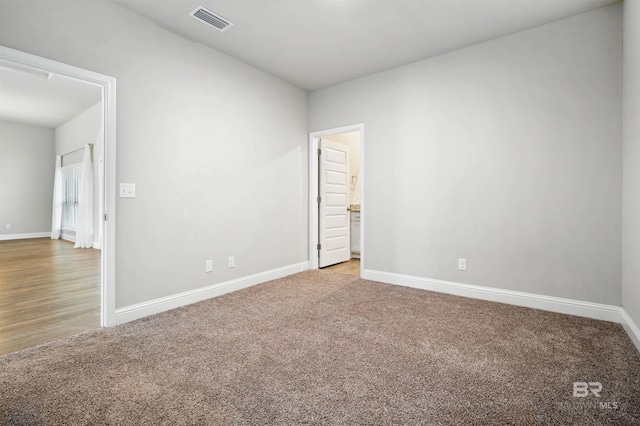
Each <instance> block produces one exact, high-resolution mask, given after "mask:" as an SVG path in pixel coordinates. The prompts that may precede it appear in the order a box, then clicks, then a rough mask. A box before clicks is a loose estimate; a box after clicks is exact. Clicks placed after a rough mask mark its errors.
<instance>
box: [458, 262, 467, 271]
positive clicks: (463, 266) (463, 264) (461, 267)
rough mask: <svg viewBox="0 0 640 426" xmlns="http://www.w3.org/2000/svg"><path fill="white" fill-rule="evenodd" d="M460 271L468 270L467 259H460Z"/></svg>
mask: <svg viewBox="0 0 640 426" xmlns="http://www.w3.org/2000/svg"><path fill="white" fill-rule="evenodd" d="M458 270H459V271H466V270H467V259H458Z"/></svg>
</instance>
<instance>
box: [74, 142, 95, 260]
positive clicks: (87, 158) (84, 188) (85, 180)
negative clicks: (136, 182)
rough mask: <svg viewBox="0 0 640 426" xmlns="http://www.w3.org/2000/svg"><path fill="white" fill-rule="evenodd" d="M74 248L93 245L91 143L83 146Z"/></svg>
mask: <svg viewBox="0 0 640 426" xmlns="http://www.w3.org/2000/svg"><path fill="white" fill-rule="evenodd" d="M74 247H75V248H92V247H93V166H92V165H91V145H89V144H87V145H85V147H84V158H83V160H82V174H81V175H80V188H79V193H78V216H77V217H76V244H75V245H74Z"/></svg>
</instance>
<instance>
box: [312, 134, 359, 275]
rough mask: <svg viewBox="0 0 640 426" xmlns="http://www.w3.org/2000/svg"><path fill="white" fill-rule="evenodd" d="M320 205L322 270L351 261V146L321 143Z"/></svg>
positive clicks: (320, 264)
mask: <svg viewBox="0 0 640 426" xmlns="http://www.w3.org/2000/svg"><path fill="white" fill-rule="evenodd" d="M318 164H319V173H320V179H319V185H320V187H319V188H318V194H320V200H319V203H318V210H319V217H320V229H319V233H318V234H319V235H318V241H319V245H320V247H319V249H318V253H319V259H318V266H319V267H320V268H322V267H325V266H329V265H334V264H336V263H340V262H345V261H347V260H349V259H350V258H351V247H350V245H351V244H350V237H351V235H350V222H349V205H350V194H349V145H344V144H341V143H337V142H333V141H329V140H325V139H322V140H320V157H319V159H318Z"/></svg>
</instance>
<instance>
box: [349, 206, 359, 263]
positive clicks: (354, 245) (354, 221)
mask: <svg viewBox="0 0 640 426" xmlns="http://www.w3.org/2000/svg"><path fill="white" fill-rule="evenodd" d="M351 257H355V258H360V212H351Z"/></svg>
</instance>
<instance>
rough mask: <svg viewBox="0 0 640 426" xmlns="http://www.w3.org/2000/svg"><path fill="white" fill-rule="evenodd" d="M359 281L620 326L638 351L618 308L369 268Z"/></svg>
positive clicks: (636, 331)
mask: <svg viewBox="0 0 640 426" xmlns="http://www.w3.org/2000/svg"><path fill="white" fill-rule="evenodd" d="M362 278H363V279H366V280H371V281H379V282H383V283H386V284H395V285H401V286H405V287H413V288H419V289H422V290H429V291H435V292H438V293H447V294H454V295H456V296H463V297H470V298H473V299H481V300H489V301H492V302H499V303H507V304H510V305H516V306H524V307H527V308H534V309H541V310H544V311H551V312H557V313H562V314H568V315H576V316H581V317H587V318H593V319H597V320H602V321H611V322H616V323H620V324H621V325H622V327H623V328H624V329H625V331H626V332H627V334H628V335H629V338H630V339H631V341H632V342H633V344H634V345H635V346H636V348H637V349H638V351H640V328H638V326H637V325H636V324H635V323H634V322H633V320H632V319H631V317H629V315H628V314H627V312H626V311H625V310H624V309H623V308H622V307H621V306H614V305H604V304H601V303H592V302H584V301H581V300H573V299H564V298H561V297H553V296H544V295H540V294H533V293H525V292H520V291H511V290H502V289H499V288H492V287H482V286H477V285H471V284H461V283H456V282H452V281H442V280H435V279H431V278H422V277H415V276H410V275H401V274H395V273H390V272H382V271H374V270H371V269H365V270H364V272H363V274H362Z"/></svg>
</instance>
